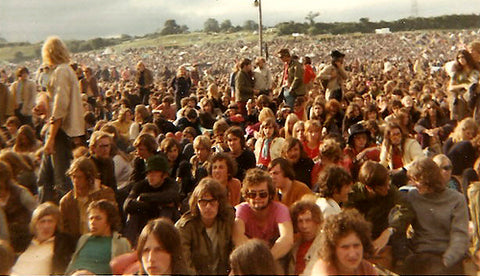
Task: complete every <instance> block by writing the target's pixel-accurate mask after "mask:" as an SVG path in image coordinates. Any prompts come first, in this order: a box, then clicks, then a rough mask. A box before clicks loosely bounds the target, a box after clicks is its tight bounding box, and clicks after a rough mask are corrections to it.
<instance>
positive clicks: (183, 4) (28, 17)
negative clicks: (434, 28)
mask: <svg viewBox="0 0 480 276" xmlns="http://www.w3.org/2000/svg"><path fill="white" fill-rule="evenodd" d="M417 1H418V10H419V16H437V15H443V14H455V13H456V14H461V13H467V14H471V13H480V1H478V0H456V1H451V0H421V1H420V0H417ZM332 2H333V1H332V0H302V1H301V2H300V1H291V0H262V8H263V19H264V25H266V26H273V25H275V24H277V23H279V22H283V21H290V20H293V21H297V22H299V21H300V22H303V21H305V16H306V15H307V14H308V12H310V11H314V12H320V16H319V17H318V18H316V20H317V21H322V22H334V21H337V22H338V21H358V19H359V18H361V17H368V18H369V19H370V20H371V21H379V20H387V21H388V20H395V19H399V18H404V17H408V16H411V15H412V14H411V1H397V0H335V1H334V4H332ZM300 3H301V4H300ZM209 17H212V18H215V19H217V20H218V21H219V22H221V21H223V20H225V19H230V20H231V21H232V23H233V24H234V25H242V24H243V23H244V22H245V21H246V20H255V21H257V18H258V11H257V9H256V8H255V7H254V6H253V0H100V1H99V0H80V1H71V0H42V1H38V0H22V1H19V0H0V37H4V38H6V39H7V40H9V41H31V42H36V41H41V40H43V39H45V38H46V37H47V36H48V35H51V34H57V35H59V36H61V37H62V38H65V39H88V38H93V37H98V36H109V35H115V34H122V33H126V34H131V35H142V34H146V33H151V32H153V31H155V30H157V29H159V28H162V27H163V23H164V22H165V20H167V19H175V20H176V22H177V24H181V25H183V24H186V25H187V26H189V28H190V30H198V29H202V28H203V23H204V22H205V20H206V19H207V18H209Z"/></svg>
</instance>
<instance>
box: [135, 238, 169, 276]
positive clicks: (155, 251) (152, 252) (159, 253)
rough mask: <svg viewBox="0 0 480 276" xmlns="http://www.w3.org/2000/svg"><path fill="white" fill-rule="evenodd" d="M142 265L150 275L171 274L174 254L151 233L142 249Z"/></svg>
mask: <svg viewBox="0 0 480 276" xmlns="http://www.w3.org/2000/svg"><path fill="white" fill-rule="evenodd" d="M142 265H143V268H144V270H145V272H147V274H148V275H169V274H171V273H172V256H171V255H170V253H168V252H167V251H166V250H165V249H164V248H163V246H162V244H160V242H158V240H157V238H156V237H155V236H154V235H153V234H150V235H148V237H147V240H146V242H145V245H144V246H143V250H142Z"/></svg>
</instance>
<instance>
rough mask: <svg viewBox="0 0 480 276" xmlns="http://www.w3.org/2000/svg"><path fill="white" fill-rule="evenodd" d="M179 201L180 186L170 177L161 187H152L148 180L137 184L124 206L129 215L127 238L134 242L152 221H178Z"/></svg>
mask: <svg viewBox="0 0 480 276" xmlns="http://www.w3.org/2000/svg"><path fill="white" fill-rule="evenodd" d="M179 201H180V194H179V189H178V185H177V183H176V182H175V180H173V179H171V178H169V177H167V178H165V180H164V182H163V184H162V185H161V186H160V187H152V186H151V185H150V184H149V183H148V180H147V179H144V180H141V181H139V182H137V183H135V184H134V186H133V187H132V190H131V191H130V194H129V195H128V197H127V199H126V200H125V204H124V209H125V213H127V214H128V215H129V219H128V221H127V226H126V228H130V229H129V230H128V231H127V233H125V235H126V236H127V238H129V239H130V241H134V240H135V239H136V238H137V237H138V234H140V231H141V230H142V229H143V227H144V226H145V225H146V224H147V222H148V221H149V220H151V219H155V218H158V217H168V218H169V219H171V220H172V221H176V220H177V219H178V218H179V213H178V209H177V205H178V203H179Z"/></svg>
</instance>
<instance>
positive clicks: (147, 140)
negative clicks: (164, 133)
mask: <svg viewBox="0 0 480 276" xmlns="http://www.w3.org/2000/svg"><path fill="white" fill-rule="evenodd" d="M133 146H134V147H136V148H138V147H139V146H145V147H146V148H147V150H148V151H149V152H151V153H154V152H156V151H157V147H158V145H157V141H155V137H153V136H152V135H151V134H148V133H144V134H141V135H140V136H138V137H137V139H135V142H133Z"/></svg>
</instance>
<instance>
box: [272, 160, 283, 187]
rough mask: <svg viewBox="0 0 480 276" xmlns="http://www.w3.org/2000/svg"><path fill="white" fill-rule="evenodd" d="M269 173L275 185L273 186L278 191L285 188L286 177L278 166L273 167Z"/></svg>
mask: <svg viewBox="0 0 480 276" xmlns="http://www.w3.org/2000/svg"><path fill="white" fill-rule="evenodd" d="M269 173H270V176H271V177H272V180H273V184H275V186H276V187H277V188H278V189H283V188H284V187H285V182H286V177H285V175H284V173H283V171H282V168H281V167H280V165H276V166H275V167H273V168H272V169H271V170H270V171H269Z"/></svg>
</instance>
